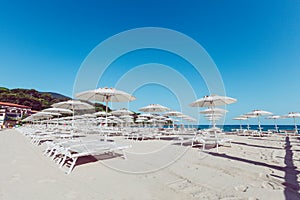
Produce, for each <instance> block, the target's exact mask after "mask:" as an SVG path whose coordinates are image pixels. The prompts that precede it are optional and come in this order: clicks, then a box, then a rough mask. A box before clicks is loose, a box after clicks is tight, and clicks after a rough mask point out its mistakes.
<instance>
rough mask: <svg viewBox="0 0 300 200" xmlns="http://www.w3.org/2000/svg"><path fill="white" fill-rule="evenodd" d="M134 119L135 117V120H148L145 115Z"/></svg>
mask: <svg viewBox="0 0 300 200" xmlns="http://www.w3.org/2000/svg"><path fill="white" fill-rule="evenodd" d="M136 119H137V120H138V119H140V120H148V118H147V117H141V116H138V117H137V118H136Z"/></svg>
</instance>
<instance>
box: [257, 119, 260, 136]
mask: <svg viewBox="0 0 300 200" xmlns="http://www.w3.org/2000/svg"><path fill="white" fill-rule="evenodd" d="M257 119H258V132H259V133H261V127H260V119H259V115H258V116H257Z"/></svg>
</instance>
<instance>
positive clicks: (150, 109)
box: [139, 104, 170, 113]
mask: <svg viewBox="0 0 300 200" xmlns="http://www.w3.org/2000/svg"><path fill="white" fill-rule="evenodd" d="M168 110H170V108H167V107H165V106H162V105H160V104H150V105H148V106H145V107H142V108H140V109H139V111H142V112H149V113H158V112H166V111H168Z"/></svg>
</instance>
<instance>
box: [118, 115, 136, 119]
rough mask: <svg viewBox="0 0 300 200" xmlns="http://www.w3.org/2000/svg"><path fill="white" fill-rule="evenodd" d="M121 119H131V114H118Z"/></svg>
mask: <svg viewBox="0 0 300 200" xmlns="http://www.w3.org/2000/svg"><path fill="white" fill-rule="evenodd" d="M120 118H121V119H133V116H131V115H122V116H120Z"/></svg>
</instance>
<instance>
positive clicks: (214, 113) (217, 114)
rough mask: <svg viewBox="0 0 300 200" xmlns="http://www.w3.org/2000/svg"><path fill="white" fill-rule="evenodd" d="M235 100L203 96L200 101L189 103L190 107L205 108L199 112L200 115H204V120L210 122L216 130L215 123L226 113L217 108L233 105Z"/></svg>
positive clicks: (216, 96)
mask: <svg viewBox="0 0 300 200" xmlns="http://www.w3.org/2000/svg"><path fill="white" fill-rule="evenodd" d="M236 101H237V100H236V99H234V98H231V97H226V96H219V95H210V96H204V97H203V98H201V99H198V100H196V101H195V102H193V103H191V104H190V106H192V107H207V109H206V110H203V111H200V113H201V114H204V115H205V118H206V119H207V120H209V121H212V126H213V128H216V121H217V120H219V119H220V118H221V117H223V115H224V114H225V113H227V112H228V111H227V110H225V109H222V108H218V107H217V106H224V105H228V104H232V103H235V102H236Z"/></svg>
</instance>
